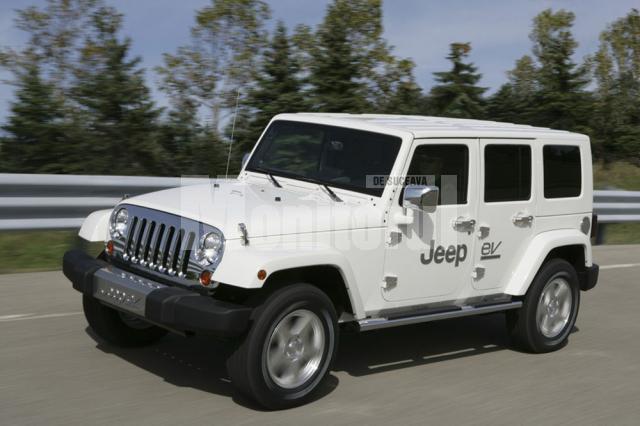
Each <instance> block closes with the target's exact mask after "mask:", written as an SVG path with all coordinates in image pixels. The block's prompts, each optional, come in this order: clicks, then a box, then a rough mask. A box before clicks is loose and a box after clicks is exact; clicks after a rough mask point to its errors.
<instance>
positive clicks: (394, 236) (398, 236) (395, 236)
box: [387, 231, 402, 246]
mask: <svg viewBox="0 0 640 426" xmlns="http://www.w3.org/2000/svg"><path fill="white" fill-rule="evenodd" d="M401 241H402V232H400V231H391V232H389V235H388V237H387V245H389V246H395V245H398V244H400V242H401Z"/></svg>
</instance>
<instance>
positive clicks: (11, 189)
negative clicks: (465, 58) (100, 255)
mask: <svg viewBox="0 0 640 426" xmlns="http://www.w3.org/2000/svg"><path fill="white" fill-rule="evenodd" d="M207 182H211V180H210V179H209V178H206V177H175V178H173V177H138V176H77V175H42V174H13V173H10V174H0V230H27V229H65V228H79V227H80V225H81V224H82V221H83V220H84V218H85V217H86V216H87V215H88V214H89V213H91V212H92V211H95V210H100V209H108V208H111V207H113V206H114V205H115V204H116V203H117V202H118V201H120V200H121V199H122V197H124V196H125V195H138V194H144V193H147V192H153V191H158V190H161V189H167V188H174V187H177V186H185V185H194V184H201V183H207ZM593 208H594V212H595V213H596V214H597V215H598V223H600V224H601V225H606V224H611V223H625V222H640V191H617V190H615V191H609V190H607V191H594V204H593Z"/></svg>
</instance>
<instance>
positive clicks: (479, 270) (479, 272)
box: [471, 265, 485, 280]
mask: <svg viewBox="0 0 640 426" xmlns="http://www.w3.org/2000/svg"><path fill="white" fill-rule="evenodd" d="M484 272H485V267H484V266H481V265H478V266H476V267H475V268H473V272H471V278H473V279H474V280H479V279H481V278H482V277H484Z"/></svg>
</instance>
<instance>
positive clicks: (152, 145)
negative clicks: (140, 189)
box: [70, 6, 164, 174]
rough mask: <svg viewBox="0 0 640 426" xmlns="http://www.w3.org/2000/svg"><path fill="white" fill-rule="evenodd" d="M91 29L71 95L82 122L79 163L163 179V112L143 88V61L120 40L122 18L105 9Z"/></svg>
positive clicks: (93, 168)
mask: <svg viewBox="0 0 640 426" xmlns="http://www.w3.org/2000/svg"><path fill="white" fill-rule="evenodd" d="M91 25H92V28H93V31H92V33H91V34H90V35H88V36H87V37H86V39H85V41H84V44H83V46H82V48H81V57H80V60H79V63H78V64H77V66H76V67H75V70H74V77H75V81H74V85H73V87H72V88H71V91H70V92H71V97H72V99H73V100H74V102H75V103H76V105H77V112H76V114H78V115H79V117H81V118H82V122H83V123H84V124H83V131H84V135H85V137H84V138H83V147H82V148H83V149H82V154H83V155H82V159H81V160H80V159H79V160H80V161H81V162H82V164H84V166H85V171H86V172H93V173H95V172H99V173H105V174H127V173H131V172H132V171H135V172H136V173H149V174H162V173H163V172H164V170H163V167H162V166H163V164H162V158H163V156H162V151H161V148H160V145H159V144H158V143H157V132H158V127H157V118H158V114H159V110H157V109H156V108H155V106H154V103H153V101H152V100H151V98H150V94H149V89H148V88H147V87H146V85H145V80H144V71H143V70H142V69H140V68H139V63H140V58H138V57H136V58H133V59H129V58H128V56H129V50H130V45H131V41H130V40H129V39H123V40H121V39H120V37H119V36H118V33H119V31H120V28H121V26H122V15H121V14H119V13H118V12H116V11H115V9H113V8H111V7H106V6H105V7H101V8H99V9H98V10H96V11H95V12H94V13H93V14H92V21H91Z"/></svg>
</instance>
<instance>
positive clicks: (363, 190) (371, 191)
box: [244, 119, 404, 198]
mask: <svg viewBox="0 0 640 426" xmlns="http://www.w3.org/2000/svg"><path fill="white" fill-rule="evenodd" d="M275 123H291V124H307V125H311V126H319V127H326V128H336V129H345V130H352V131H358V132H362V133H370V134H372V135H377V136H384V137H389V138H395V139H397V144H398V150H397V152H396V154H395V158H394V159H393V162H392V163H391V167H390V169H389V172H388V174H389V175H391V174H392V173H393V170H394V168H395V167H396V163H397V161H398V158H399V156H400V154H401V152H402V147H403V143H404V138H402V137H401V136H399V135H397V134H390V133H383V132H375V131H371V130H364V129H359V128H354V127H348V126H338V125H334V124H324V123H316V122H309V121H298V120H290V119H278V120H273V121H272V122H271V123H269V126H268V127H267V128H266V129H265V131H264V133H263V134H262V137H261V138H260V140H259V141H258V143H257V144H256V146H255V148H254V150H253V151H252V152H251V157H250V158H249V161H248V162H247V164H246V165H245V167H244V171H246V172H253V173H261V174H265V175H269V174H271V175H273V176H278V177H283V178H287V179H293V180H299V181H302V182H309V183H313V184H316V185H326V186H329V187H331V188H338V189H343V190H346V191H351V192H355V193H357V194H360V195H366V196H370V197H377V198H381V197H382V196H383V195H384V191H385V189H386V187H385V188H382V189H381V190H378V189H377V188H367V187H366V186H364V187H362V186H355V185H349V184H342V183H340V182H331V181H325V180H322V179H314V178H311V177H308V176H302V175H299V174H295V173H287V172H284V171H282V170H275V169H269V168H264V167H260V166H256V165H254V164H253V163H254V162H255V161H256V154H257V152H258V150H259V148H260V146H261V145H262V144H263V143H264V139H265V137H266V136H267V135H268V133H269V130H270V128H271V126H273V124H275ZM323 143H325V142H323Z"/></svg>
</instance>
